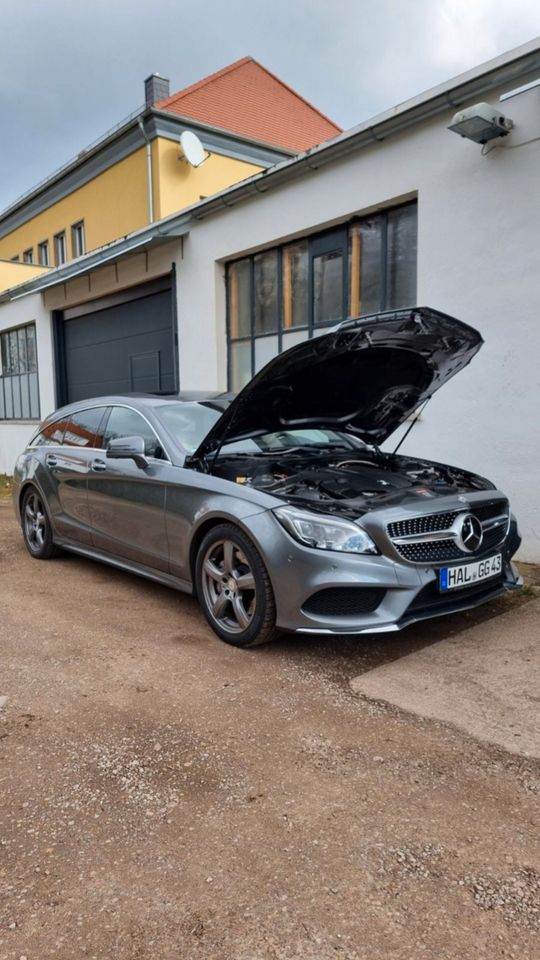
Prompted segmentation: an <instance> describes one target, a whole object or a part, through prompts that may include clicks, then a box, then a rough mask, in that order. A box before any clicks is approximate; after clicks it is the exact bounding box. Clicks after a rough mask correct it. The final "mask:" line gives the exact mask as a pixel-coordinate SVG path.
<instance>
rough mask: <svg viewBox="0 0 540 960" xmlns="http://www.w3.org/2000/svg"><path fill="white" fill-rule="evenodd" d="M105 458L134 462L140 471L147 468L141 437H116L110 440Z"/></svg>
mask: <svg viewBox="0 0 540 960" xmlns="http://www.w3.org/2000/svg"><path fill="white" fill-rule="evenodd" d="M105 456H106V457H107V459H108V460H134V461H135V463H136V464H137V466H138V467H140V468H141V470H144V469H145V467H147V466H148V460H147V459H146V457H145V455H144V440H143V438H142V437H117V438H116V439H114V440H111V441H110V442H109V446H108V447H107V450H106V453H105Z"/></svg>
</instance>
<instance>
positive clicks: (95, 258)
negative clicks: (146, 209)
mask: <svg viewBox="0 0 540 960" xmlns="http://www.w3.org/2000/svg"><path fill="white" fill-rule="evenodd" d="M189 224H190V218H189V217H186V218H185V219H184V220H183V221H180V219H179V218H177V219H176V221H175V223H174V224H167V225H166V227H164V224H163V221H161V222H158V223H153V224H152V226H151V227H150V228H144V229H143V230H139V231H137V233H132V234H129V236H127V237H123V238H122V239H121V240H115V241H114V242H113V243H109V244H107V246H105V247H100V248H99V249H98V250H93V251H92V253H87V254H86V255H85V256H84V257H78V258H77V260H71V261H70V262H69V263H66V264H64V265H63V266H62V267H56V268H55V269H54V270H49V271H47V273H46V274H44V275H43V276H42V277H35V278H34V279H33V280H28V281H27V282H26V283H21V284H19V285H18V286H16V287H11V289H9V290H4V291H2V293H0V303H5V302H6V301H10V300H19V299H21V297H27V296H29V295H30V294H31V293H41V292H43V291H44V290H48V289H49V288H50V287H57V286H59V285H60V284H62V283H67V282H68V281H69V280H74V279H75V277H83V276H86V275H87V274H89V273H92V271H93V270H97V269H98V268H99V267H101V266H103V265H104V264H111V263H115V262H116V261H118V260H121V259H123V258H124V257H128V256H130V254H132V253H140V252H143V251H144V250H149V249H150V248H152V247H155V246H158V245H161V244H164V243H170V242H171V240H174V239H178V238H180V237H184V236H185V235H186V234H187V233H189Z"/></svg>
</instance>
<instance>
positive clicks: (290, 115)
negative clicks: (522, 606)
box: [154, 57, 341, 153]
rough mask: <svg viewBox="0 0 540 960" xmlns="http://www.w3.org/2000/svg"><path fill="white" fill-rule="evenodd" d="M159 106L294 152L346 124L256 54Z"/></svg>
mask: <svg viewBox="0 0 540 960" xmlns="http://www.w3.org/2000/svg"><path fill="white" fill-rule="evenodd" d="M154 106H155V107H157V108H158V109H159V110H169V111H170V112H171V113H176V114H178V115H179V116H182V117H190V118H191V119H193V120H199V121H200V122H201V123H207V124H209V125H210V126H213V127H220V128H222V129H225V130H229V131H232V132H234V133H239V134H242V135H243V136H246V137H250V138H251V139H253V140H262V141H263V142H265V143H269V144H274V145H275V146H278V147H283V148H285V149H286V150H292V151H294V152H295V153H299V152H301V151H302V150H307V149H308V147H313V146H315V144H317V143H322V142H323V140H328V139H329V138H330V137H335V136H336V134H338V133H341V127H338V125H337V124H336V123H333V121H332V120H329V119H328V117H325V115H324V114H323V113H321V112H320V110H317V109H316V107H314V106H312V105H311V104H310V103H308V101H307V100H304V98H303V97H301V96H300V95H299V94H298V93H295V92H294V90H291V88H290V87H288V86H287V85H286V84H285V83H283V81H281V80H279V78H278V77H276V76H274V74H273V73H270V71H269V70H267V69H266V67H263V66H262V65H261V64H260V63H257V61H256V60H253V58H252V57H244V58H243V59H242V60H237V61H236V62H235V63H231V64H230V66H228V67H224V69H223V70H218V72H217V73H212V74H211V75H210V76H209V77H205V78H204V80H199V82H198V83H194V84H193V85H192V86H191V87H186V89H185V90H181V91H180V92H179V93H173V95H172V96H170V97H167V98H166V99H165V100H160V101H159V102H158V103H156V104H154Z"/></svg>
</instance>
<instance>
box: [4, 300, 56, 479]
mask: <svg viewBox="0 0 540 960" xmlns="http://www.w3.org/2000/svg"><path fill="white" fill-rule="evenodd" d="M25 323H35V324H36V346H37V362H38V379H39V403H40V410H41V416H42V418H43V417H44V416H46V415H47V414H48V413H50V411H51V410H54V406H55V396H54V375H53V369H54V367H53V363H54V361H53V342H52V325H51V319H50V313H49V311H48V310H46V309H45V307H44V306H43V301H42V297H41V294H38V293H34V294H32V295H31V296H28V297H22V298H21V299H20V300H12V301H11V303H5V304H3V305H2V308H1V309H0V333H1V332H2V331H4V330H9V329H11V327H18V326H21V325H22V324H25ZM38 423H39V420H3V421H2V423H1V424H0V473H8V474H11V473H13V467H14V464H15V461H16V459H17V457H18V456H19V454H20V453H21V451H22V450H24V448H25V446H26V444H27V443H28V441H29V440H30V438H31V436H32V434H33V433H34V431H35V429H36V427H37V425H38Z"/></svg>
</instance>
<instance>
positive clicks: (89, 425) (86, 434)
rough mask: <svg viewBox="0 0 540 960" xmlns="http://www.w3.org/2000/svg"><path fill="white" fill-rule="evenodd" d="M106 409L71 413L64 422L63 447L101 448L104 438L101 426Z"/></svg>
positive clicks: (97, 408) (100, 408) (93, 408)
mask: <svg viewBox="0 0 540 960" xmlns="http://www.w3.org/2000/svg"><path fill="white" fill-rule="evenodd" d="M106 409H107V408H106V407H92V408H91V409H90V410H80V411H78V412H77V413H73V414H72V415H71V416H70V417H69V419H68V420H67V422H66V429H65V433H64V446H65V447H80V448H83V447H97V448H102V447H103V446H104V436H103V432H102V430H101V424H102V422H103V421H104V415H105V411H106Z"/></svg>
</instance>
